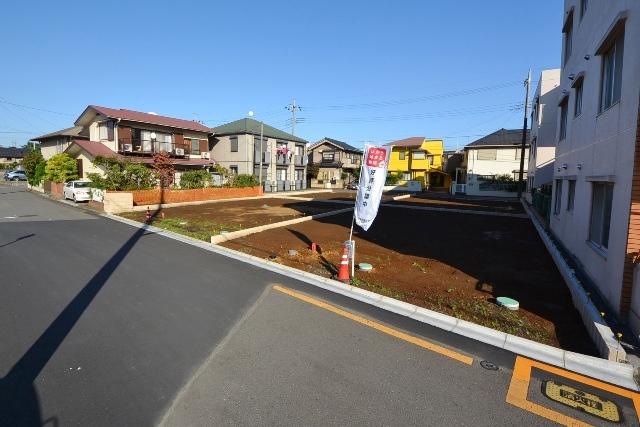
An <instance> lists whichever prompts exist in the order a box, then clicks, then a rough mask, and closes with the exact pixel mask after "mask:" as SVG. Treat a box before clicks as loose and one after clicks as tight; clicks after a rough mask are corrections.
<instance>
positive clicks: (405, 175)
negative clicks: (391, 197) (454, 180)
mask: <svg viewBox="0 0 640 427" xmlns="http://www.w3.org/2000/svg"><path fill="white" fill-rule="evenodd" d="M386 145H390V146H392V147H393V148H392V150H391V157H390V159H389V169H388V170H389V173H391V174H399V175H400V178H401V180H400V183H402V182H406V181H418V182H420V185H421V187H422V188H423V189H440V188H447V189H448V188H449V183H450V177H449V175H448V174H447V173H446V172H445V171H444V169H443V156H444V141H443V140H441V139H427V138H424V137H422V136H414V137H411V138H405V139H401V140H399V141H394V142H390V143H388V144H386Z"/></svg>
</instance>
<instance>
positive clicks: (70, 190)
mask: <svg viewBox="0 0 640 427" xmlns="http://www.w3.org/2000/svg"><path fill="white" fill-rule="evenodd" d="M62 194H64V198H65V199H71V200H73V201H74V202H82V201H89V200H91V181H83V180H78V181H69V182H67V183H65V184H64V187H63V189H62Z"/></svg>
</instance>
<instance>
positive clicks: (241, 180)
mask: <svg viewBox="0 0 640 427" xmlns="http://www.w3.org/2000/svg"><path fill="white" fill-rule="evenodd" d="M230 184H231V187H257V186H258V185H260V184H258V179H257V178H256V177H255V176H253V175H249V174H239V175H234V176H232V177H231V183H230Z"/></svg>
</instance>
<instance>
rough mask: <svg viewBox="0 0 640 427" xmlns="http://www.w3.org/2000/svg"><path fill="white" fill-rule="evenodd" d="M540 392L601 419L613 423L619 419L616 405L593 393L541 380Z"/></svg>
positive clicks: (618, 410)
mask: <svg viewBox="0 0 640 427" xmlns="http://www.w3.org/2000/svg"><path fill="white" fill-rule="evenodd" d="M542 394H544V395H545V396H547V397H548V398H549V399H551V400H553V401H556V402H558V403H561V404H563V405H566V406H569V407H571V408H574V409H577V410H579V411H582V412H586V413H587V414H591V415H594V416H596V417H598V418H602V419H603V420H607V421H610V422H613V423H619V422H620V421H621V418H620V409H619V408H618V405H616V404H615V403H614V402H612V401H610V400H605V399H603V398H601V397H599V396H596V395H595V394H591V393H587V392H584V391H581V390H578V389H575V388H573V387H570V386H568V385H564V384H560V383H557V382H555V381H545V382H543V383H542Z"/></svg>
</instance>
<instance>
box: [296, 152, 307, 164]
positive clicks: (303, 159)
mask: <svg viewBox="0 0 640 427" xmlns="http://www.w3.org/2000/svg"><path fill="white" fill-rule="evenodd" d="M293 161H294V164H295V165H296V166H306V165H307V161H308V157H307V156H301V155H299V154H296V155H295V156H293Z"/></svg>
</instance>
